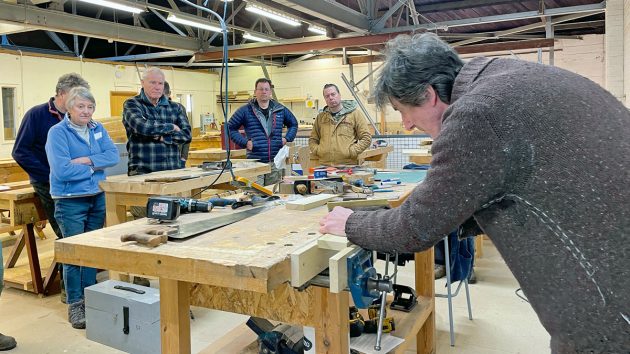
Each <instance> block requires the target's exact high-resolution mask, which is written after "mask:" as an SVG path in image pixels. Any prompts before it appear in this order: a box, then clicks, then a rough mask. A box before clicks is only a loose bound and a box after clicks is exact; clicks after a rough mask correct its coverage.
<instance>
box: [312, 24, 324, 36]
mask: <svg viewBox="0 0 630 354" xmlns="http://www.w3.org/2000/svg"><path fill="white" fill-rule="evenodd" d="M308 30H309V31H311V32H313V33H317V34H321V35H322V36H325V35H326V34H327V33H326V29H325V28H324V27H319V26H315V25H308Z"/></svg>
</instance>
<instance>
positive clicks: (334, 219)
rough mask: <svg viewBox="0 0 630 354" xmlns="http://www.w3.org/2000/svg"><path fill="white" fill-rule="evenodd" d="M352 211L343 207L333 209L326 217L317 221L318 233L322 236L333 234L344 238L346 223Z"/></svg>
mask: <svg viewBox="0 0 630 354" xmlns="http://www.w3.org/2000/svg"><path fill="white" fill-rule="evenodd" d="M352 213H353V211H352V210H351V209H347V208H343V207H335V208H334V209H333V210H332V211H331V212H330V213H328V215H326V216H324V217H323V218H322V219H321V220H320V221H319V225H320V227H319V232H321V233H323V234H333V235H338V236H346V221H348V218H349V217H350V214H352Z"/></svg>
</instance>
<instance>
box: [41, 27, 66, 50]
mask: <svg viewBox="0 0 630 354" xmlns="http://www.w3.org/2000/svg"><path fill="white" fill-rule="evenodd" d="M45 32H46V34H47V35H48V37H50V39H52V41H53V42H55V44H56V45H57V47H59V48H61V50H62V51H64V52H66V53H72V51H71V50H70V48H68V46H67V45H66V43H64V41H62V40H61V38H59V36H58V35H57V33H55V32H52V31H45Z"/></svg>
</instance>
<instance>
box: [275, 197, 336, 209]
mask: <svg viewBox="0 0 630 354" xmlns="http://www.w3.org/2000/svg"><path fill="white" fill-rule="evenodd" d="M335 198H337V195H336V194H318V195H313V196H310V197H306V198H303V199H298V200H294V201H290V202H287V204H286V206H287V209H289V210H302V211H304V210H310V209H313V208H317V207H318V206H322V205H324V204H326V203H327V202H329V201H331V200H333V199H335Z"/></svg>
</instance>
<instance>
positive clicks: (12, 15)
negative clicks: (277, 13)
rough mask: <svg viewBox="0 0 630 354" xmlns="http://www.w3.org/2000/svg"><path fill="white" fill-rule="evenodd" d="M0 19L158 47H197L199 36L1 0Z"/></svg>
mask: <svg viewBox="0 0 630 354" xmlns="http://www.w3.org/2000/svg"><path fill="white" fill-rule="evenodd" d="M0 23H10V24H23V25H27V26H29V27H32V28H35V29H41V30H51V31H55V32H61V33H68V34H78V35H81V36H86V37H93V38H100V39H106V40H113V41H119V42H125V43H132V44H140V45H145V46H152V47H158V48H166V49H174V50H178V49H185V50H191V51H197V50H198V49H199V48H200V43H199V40H197V39H192V38H184V37H182V36H180V35H176V34H170V33H165V32H161V31H155V30H149V29H145V28H140V27H135V26H129V25H123V24H120V23H113V22H109V21H104V20H95V19H93V18H89V17H84V16H77V15H72V14H68V13H65V12H59V11H51V10H46V9H41V8H38V7H35V6H28V5H13V4H9V3H5V2H0Z"/></svg>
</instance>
